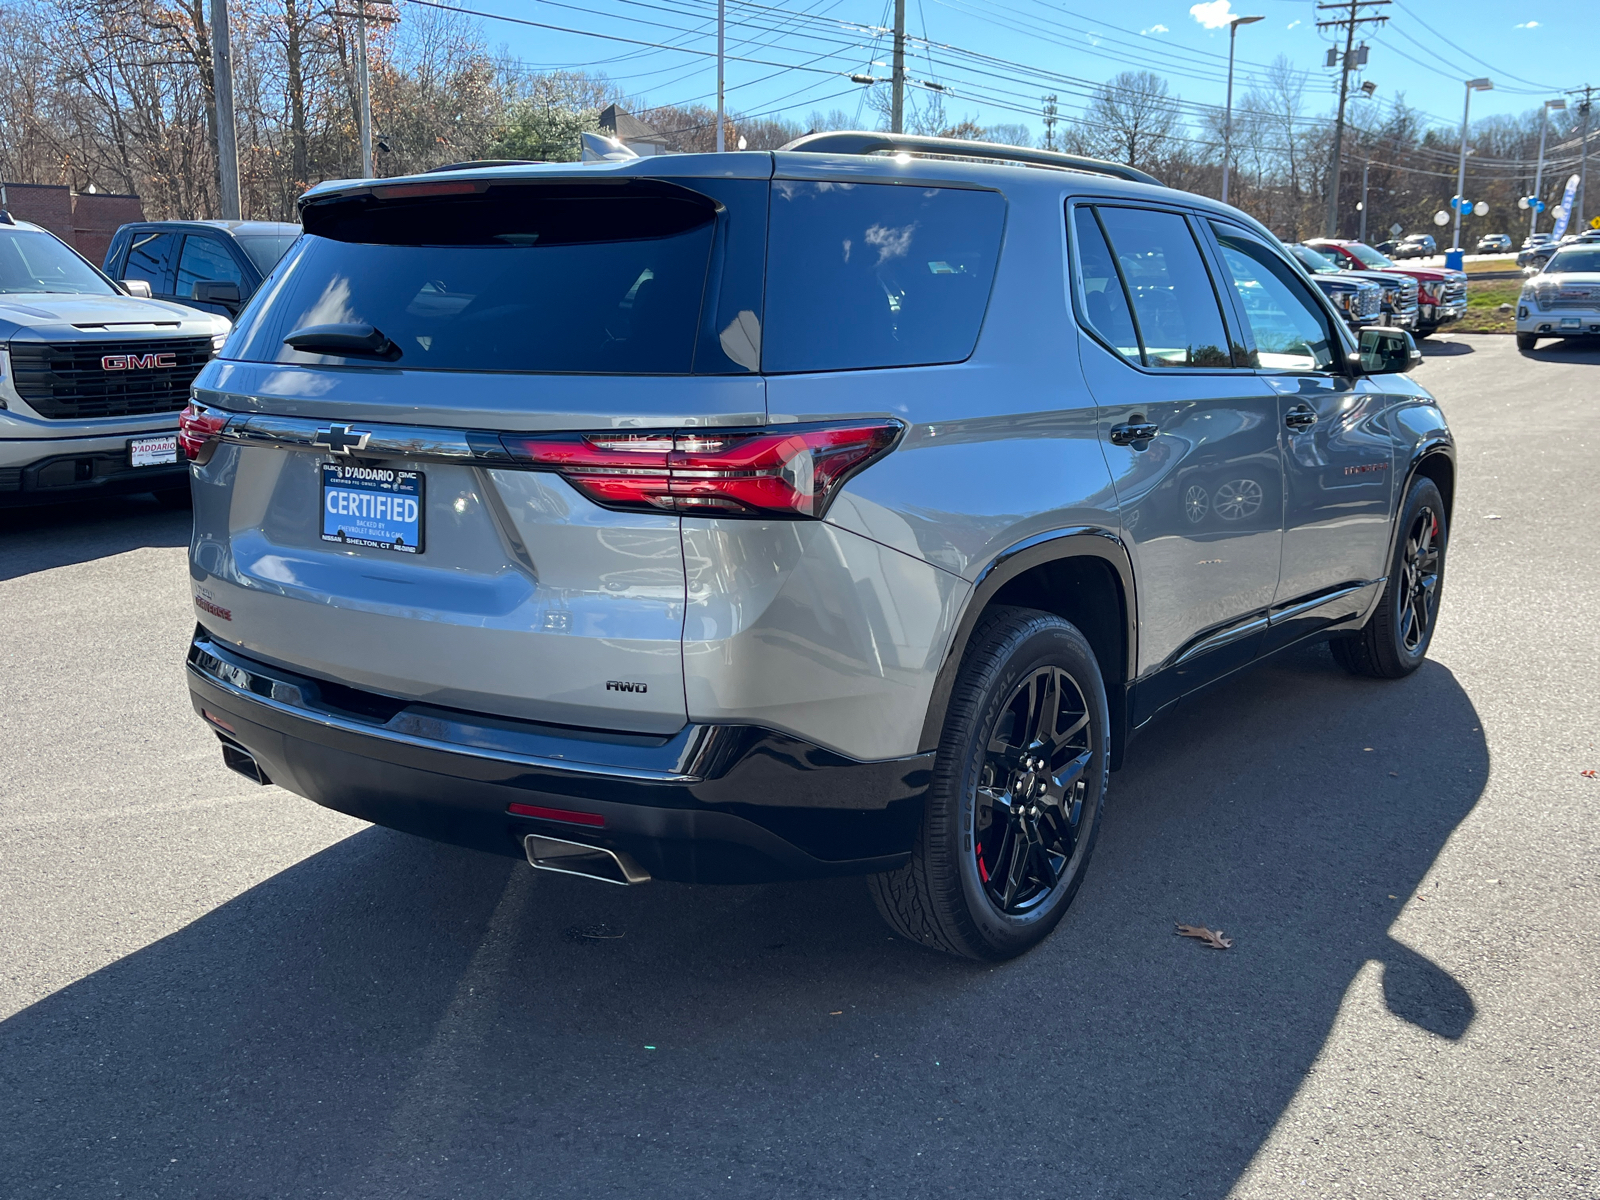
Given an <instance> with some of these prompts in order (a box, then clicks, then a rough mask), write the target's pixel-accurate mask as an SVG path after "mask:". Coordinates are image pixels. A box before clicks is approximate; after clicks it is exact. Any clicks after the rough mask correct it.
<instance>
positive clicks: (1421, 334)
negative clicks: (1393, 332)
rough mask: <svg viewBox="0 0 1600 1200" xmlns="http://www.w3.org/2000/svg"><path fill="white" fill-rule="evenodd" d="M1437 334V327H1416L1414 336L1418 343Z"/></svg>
mask: <svg viewBox="0 0 1600 1200" xmlns="http://www.w3.org/2000/svg"><path fill="white" fill-rule="evenodd" d="M1438 332H1439V327H1438V326H1437V325H1418V326H1417V335H1416V336H1417V341H1419V342H1420V341H1421V340H1422V339H1423V338H1425V337H1432V336H1433V335H1434V334H1436V333H1438Z"/></svg>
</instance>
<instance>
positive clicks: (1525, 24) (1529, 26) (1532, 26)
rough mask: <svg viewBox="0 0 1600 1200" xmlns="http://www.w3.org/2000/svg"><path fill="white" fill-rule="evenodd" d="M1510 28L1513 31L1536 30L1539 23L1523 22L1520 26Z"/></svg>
mask: <svg viewBox="0 0 1600 1200" xmlns="http://www.w3.org/2000/svg"><path fill="white" fill-rule="evenodd" d="M1512 28H1513V29H1537V28H1539V22H1537V21H1524V22H1523V23H1522V24H1521V25H1513V26H1512Z"/></svg>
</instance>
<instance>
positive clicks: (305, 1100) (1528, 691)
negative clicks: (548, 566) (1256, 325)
mask: <svg viewBox="0 0 1600 1200" xmlns="http://www.w3.org/2000/svg"><path fill="white" fill-rule="evenodd" d="M1425 349H1426V353H1427V355H1428V357H1427V360H1426V362H1425V363H1424V365H1423V366H1422V367H1421V368H1420V369H1419V372H1418V378H1419V379H1420V380H1421V381H1422V382H1423V383H1424V384H1425V385H1426V386H1428V387H1429V388H1431V389H1433V390H1434V392H1435V393H1436V394H1437V395H1439V396H1440V397H1441V399H1442V400H1443V402H1444V404H1445V408H1446V411H1447V412H1448V414H1449V416H1450V418H1451V421H1452V424H1453V426H1454V428H1455V431H1456V434H1457V437H1458V439H1459V442H1460V444H1461V454H1462V459H1461V477H1460V488H1459V496H1458V499H1457V503H1456V512H1455V520H1454V530H1453V536H1452V539H1451V549H1450V561H1449V577H1448V582H1447V585H1446V591H1445V600H1444V608H1443V616H1442V621H1441V624H1440V627H1439V632H1438V636H1437V639H1436V640H1435V643H1434V648H1433V653H1432V659H1431V661H1430V662H1429V663H1427V664H1426V665H1425V666H1424V667H1423V668H1422V670H1420V671H1419V672H1418V673H1417V674H1416V675H1414V676H1412V677H1411V678H1410V679H1408V680H1405V681H1403V682H1400V683H1376V682H1372V681H1365V680H1355V679H1352V678H1350V677H1348V676H1346V675H1344V674H1343V673H1342V672H1340V671H1339V670H1338V669H1337V668H1336V667H1335V666H1334V664H1333V662H1332V659H1331V657H1330V656H1329V655H1328V653H1327V651H1326V650H1325V649H1324V648H1321V647H1317V648H1313V649H1309V650H1302V651H1298V652H1295V653H1294V654H1292V655H1291V656H1289V657H1285V658H1282V659H1279V660H1276V661H1273V662H1271V663H1268V664H1266V665H1264V666H1260V667H1257V668H1256V669H1254V670H1253V671H1251V672H1249V673H1247V674H1245V675H1243V676H1240V677H1236V678H1235V679H1233V680H1231V681H1229V682H1227V683H1225V684H1223V685H1221V686H1219V687H1217V688H1215V689H1213V690H1212V691H1210V692H1209V693H1207V694H1206V696H1205V698H1204V700H1203V702H1197V703H1190V704H1189V705H1187V706H1186V707H1185V708H1183V709H1182V710H1180V711H1179V712H1178V713H1177V714H1175V715H1173V716H1171V717H1169V718H1166V719H1165V720H1163V721H1162V722H1161V723H1160V724H1159V725H1157V726H1155V727H1154V728H1153V729H1152V730H1151V731H1150V732H1149V733H1148V734H1147V735H1146V736H1145V738H1144V739H1143V740H1142V741H1141V742H1140V743H1138V744H1137V745H1136V746H1135V748H1134V749H1133V751H1132V753H1131V754H1130V758H1129V762H1128V765H1127V767H1126V768H1125V769H1124V770H1123V771H1121V772H1120V773H1119V774H1118V775H1116V776H1113V780H1112V793H1111V800H1110V803H1109V806H1108V809H1107V818H1106V824H1105V826H1104V830H1103V833H1102V838H1101V842H1100V848H1099V852H1098V856H1097V858H1096V861H1095V863H1094V866H1093V868H1092V870H1091V872H1090V874H1089V878H1088V880H1087V882H1086V883H1085V885H1084V888H1083V890H1082V892H1081V893H1080V895H1079V898H1078V900H1077V903H1076V904H1075V906H1074V908H1073V910H1072V911H1071V912H1070V913H1069V915H1068V917H1067V919H1066V921H1065V922H1064V923H1063V925H1062V926H1061V928H1060V929H1059V930H1058V931H1057V933H1056V934H1055V936H1054V937H1053V938H1052V939H1051V940H1050V941H1049V942H1047V943H1046V944H1045V945H1044V946H1043V947H1042V948H1041V949H1039V950H1038V951H1036V952H1034V953H1033V954H1031V955H1029V956H1027V957H1026V958H1024V959H1022V960H1019V961H1017V962H1015V963H1011V964H1008V965H1004V966H999V967H988V966H978V965H974V964H970V963H963V962H958V961H955V960H952V959H946V958H942V957H939V956H936V955H933V954H930V953H928V952H925V951H922V950H920V949H918V948H916V947H914V946H911V945H908V944H906V943H903V942H900V941H897V940H894V939H893V938H891V937H890V936H889V935H888V933H887V931H886V930H885V929H884V927H883V926H882V925H881V924H880V922H879V921H878V918H877V916H876V914H875V913H874V911H873V908H872V904H871V901H870V900H869V899H868V897H867V894H866V890H865V887H864V886H863V885H862V884H861V882H860V881H857V880H842V881H834V882H828V883H822V884H803V885H801V884H792V885H774V886H766V887H749V888H724V889H712V888H698V889H697V888H690V887H684V886H678V885H672V884H662V883H653V884H651V885H650V886H648V887H643V888H634V889H621V888H608V887H605V886H603V885H600V884H594V883H588V882H585V881H581V880H576V879H573V880H564V879H560V878H557V877H553V876H536V875H535V873H534V872H532V871H530V870H529V869H528V868H526V867H525V866H521V865H519V864H517V863H514V862H511V861H509V860H502V859H497V858H491V857H487V856H480V855H476V854H473V853H470V852H467V851H460V850H454V849H451V848H448V847H443V846H438V845H434V844H430V843H428V842H424V841H420V840H417V839H413V838H410V837H407V836H405V835H402V834H398V833H392V832H390V831H387V830H384V829H379V828H373V827H368V826H365V825H363V824H362V823H361V822H358V821H355V820H352V819H349V818H346V817H343V816H340V815H337V814H334V813H331V812H328V811H325V810H323V809H320V808H317V807H316V806H314V805H312V804H311V803H309V802H307V801H304V800H301V799H299V798H297V797H295V796H292V795H289V794H288V793H285V792H282V791H280V790H278V789H277V788H270V787H269V788H260V787H256V786H255V785H253V784H251V783H249V782H247V781H246V780H244V779H242V778H241V777H239V776H237V775H234V774H231V773H230V772H228V771H226V770H225V769H224V768H223V766H222V762H221V758H220V755H219V754H218V751H217V747H216V742H215V740H214V739H213V738H212V737H211V735H210V734H209V733H207V732H206V730H205V729H203V728H202V727H201V725H200V723H199V721H198V720H197V719H196V718H195V717H194V716H193V714H192V712H191V710H190V708H189V705H188V701H187V693H186V690H185V687H184V680H183V672H182V667H181V664H182V657H183V652H184V647H185V645H186V642H187V637H188V634H189V632H190V630H191V628H192V624H193V621H192V617H191V615H190V609H189V605H188V598H187V589H186V583H185V572H184V561H183V560H184V553H183V546H184V543H185V540H186V537H187V524H188V517H187V514H184V513H177V514H174V513H171V512H168V511H166V510H163V509H160V508H158V507H157V506H156V505H155V503H154V502H153V501H146V500H145V499H143V498H139V499H134V500H129V501H107V502H103V503H100V504H97V505H94V506H78V507H73V508H68V509H60V510H51V511H42V510H41V511H32V512H25V513H17V512H10V513H0V661H3V664H4V674H3V680H4V704H3V705H0V780H3V786H0V1195H3V1196H5V1197H7V1198H8V1200H11V1198H19V1200H20V1198H22V1197H47V1196H48V1197H58V1196H65V1197H73V1198H84V1200H87V1198H98V1197H123V1196H125V1197H204V1198H207V1200H213V1198H214V1200H224V1198H226V1200H254V1198H258V1197H259V1198H267V1197H274V1198H276V1197H302V1196H303V1197H324V1196H326V1197H340V1198H352V1200H353V1198H368V1197H371V1198H380V1197H381V1198H385V1200H392V1198H395V1197H427V1198H430V1200H431V1198H436V1197H437V1198H444V1197H473V1198H476V1197H512V1196H517V1197H522V1196H541V1197H587V1196H647V1195H648V1196H664V1197H674V1198H676V1197H699V1196H741V1197H742V1196H760V1197H859V1196H869V1195H871V1196H884V1197H893V1196H946V1195H958V1194H959V1195H964V1196H990V1195H1001V1194H1004V1195H1008V1196H1012V1197H1047V1196H1048V1197H1052V1198H1054V1197H1074V1198H1076V1197H1119V1198H1120V1197H1127V1198H1129V1200H1166V1198H1171V1197H1203V1198H1211V1197H1224V1196H1234V1197H1250V1198H1260V1200H1267V1198H1272V1200H1281V1198H1283V1197H1288V1196H1307V1197H1330V1196H1340V1197H1343V1196H1350V1197H1356V1196H1360V1197H1363V1198H1365V1200H1370V1198H1373V1197H1391V1196H1392V1197H1408V1198H1412V1197H1429V1198H1434V1197H1456V1196H1461V1197H1489V1196H1493V1197H1541V1198H1552V1197H1594V1196H1596V1195H1600V1120H1597V1116H1596V1114H1597V1113H1600V867H1597V864H1600V779H1597V778H1593V777H1585V776H1584V774H1583V772H1585V771H1589V772H1596V771H1600V745H1597V743H1600V698H1597V690H1600V689H1597V683H1600V668H1597V663H1600V554H1597V552H1596V549H1595V545H1596V541H1597V539H1600V488H1597V487H1596V481H1597V479H1600V471H1597V467H1596V451H1597V449H1600V438H1597V435H1596V432H1595V429H1596V420H1597V418H1600V347H1591V348H1583V349H1560V348H1556V349H1547V350H1543V351H1539V352H1536V353H1535V354H1533V355H1520V354H1518V352H1517V351H1516V349H1515V347H1514V344H1513V340H1512V339H1511V338H1509V337H1504V336H1500V337H1496V336H1487V335H1486V336H1476V337H1474V336H1465V335H1462V336H1458V337H1453V338H1452V337H1441V338H1438V339H1434V340H1431V341H1430V342H1428V343H1426V344H1425ZM1174 922H1185V923H1195V924H1206V925H1209V926H1210V927H1212V928H1213V929H1216V928H1221V929H1222V930H1224V931H1226V933H1227V934H1228V935H1229V936H1230V937H1232V938H1234V939H1235V945H1234V947H1233V949H1231V950H1228V951H1222V952H1219V951H1214V950H1210V949H1207V948H1205V947H1203V946H1201V945H1199V944H1197V943H1195V942H1193V941H1190V940H1187V939H1181V938H1178V937H1175V936H1174V934H1173V925H1174Z"/></svg>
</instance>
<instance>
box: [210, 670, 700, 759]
mask: <svg viewBox="0 0 1600 1200" xmlns="http://www.w3.org/2000/svg"><path fill="white" fill-rule="evenodd" d="M194 648H195V649H196V650H198V651H199V652H200V654H201V655H202V656H203V660H209V662H206V661H202V662H199V663H196V662H194V661H190V662H189V663H188V664H187V666H188V669H189V671H190V672H191V673H193V674H194V675H196V676H197V677H199V678H201V679H204V680H205V681H206V682H207V683H209V684H211V685H212V686H213V687H219V688H221V689H223V690H224V691H226V692H227V693H228V694H229V695H230V696H233V697H234V698H236V699H239V700H243V701H248V702H249V703H251V704H258V705H260V706H261V707H263V708H269V709H272V710H273V711H274V712H279V713H283V714H284V715H286V716H291V717H296V718H298V719H300V720H302V721H311V722H313V723H314V724H317V725H321V726H322V727H323V728H325V729H335V730H338V731H339V732H341V733H352V734H357V735H359V736H362V737H370V738H373V739H374V740H376V741H380V742H392V743H395V744H397V745H402V746H412V747H414V748H416V749H419V750H436V751H440V752H442V753H446V754H461V755H465V756H466V757H468V758H482V759H487V760H489V761H491V762H500V763H515V764H517V765H518V766H525V767H537V768H539V769H540V770H543V771H556V772H560V773H563V774H568V775H598V776H602V777H605V778H608V779H629V780H634V781H636V782H640V783H699V782H700V780H701V776H699V775H684V774H680V773H677V772H671V771H648V770H641V769H640V768H637V767H612V766H600V765H598V764H591V763H582V762H573V761H571V760H569V759H559V758H543V757H539V756H537V755H531V754H516V753H512V752H509V751H504V750H486V749H484V748H482V747H478V746H468V745H464V744H462V743H460V742H445V741H439V740H437V739H435V738H426V737H418V736H416V735H415V734H407V733H397V732H395V731H394V730H392V729H386V728H384V727H382V726H376V725H367V724H363V723H362V722H360V721H352V720H348V719H346V718H344V717H336V716H333V715H332V714H330V713H324V712H318V711H317V710H316V709H313V708H310V707H308V706H307V705H306V703H305V697H304V694H303V693H302V692H301V690H300V688H299V687H298V686H296V685H295V684H293V683H288V682H286V681H284V680H281V679H273V678H272V676H270V675H268V674H266V673H265V672H261V671H252V670H249V669H247V668H245V667H241V666H239V665H238V664H237V663H233V662H229V661H228V660H227V659H226V658H224V657H222V656H221V655H219V654H217V653H215V652H214V647H213V646H212V644H211V643H210V642H206V641H196V642H195V643H194ZM257 680H260V681H261V683H262V684H264V685H265V686H266V689H267V693H268V694H267V695H263V694H262V693H260V692H257V691H255V690H254V688H253V687H252V685H253V684H254V683H255V682H256V681H257Z"/></svg>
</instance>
